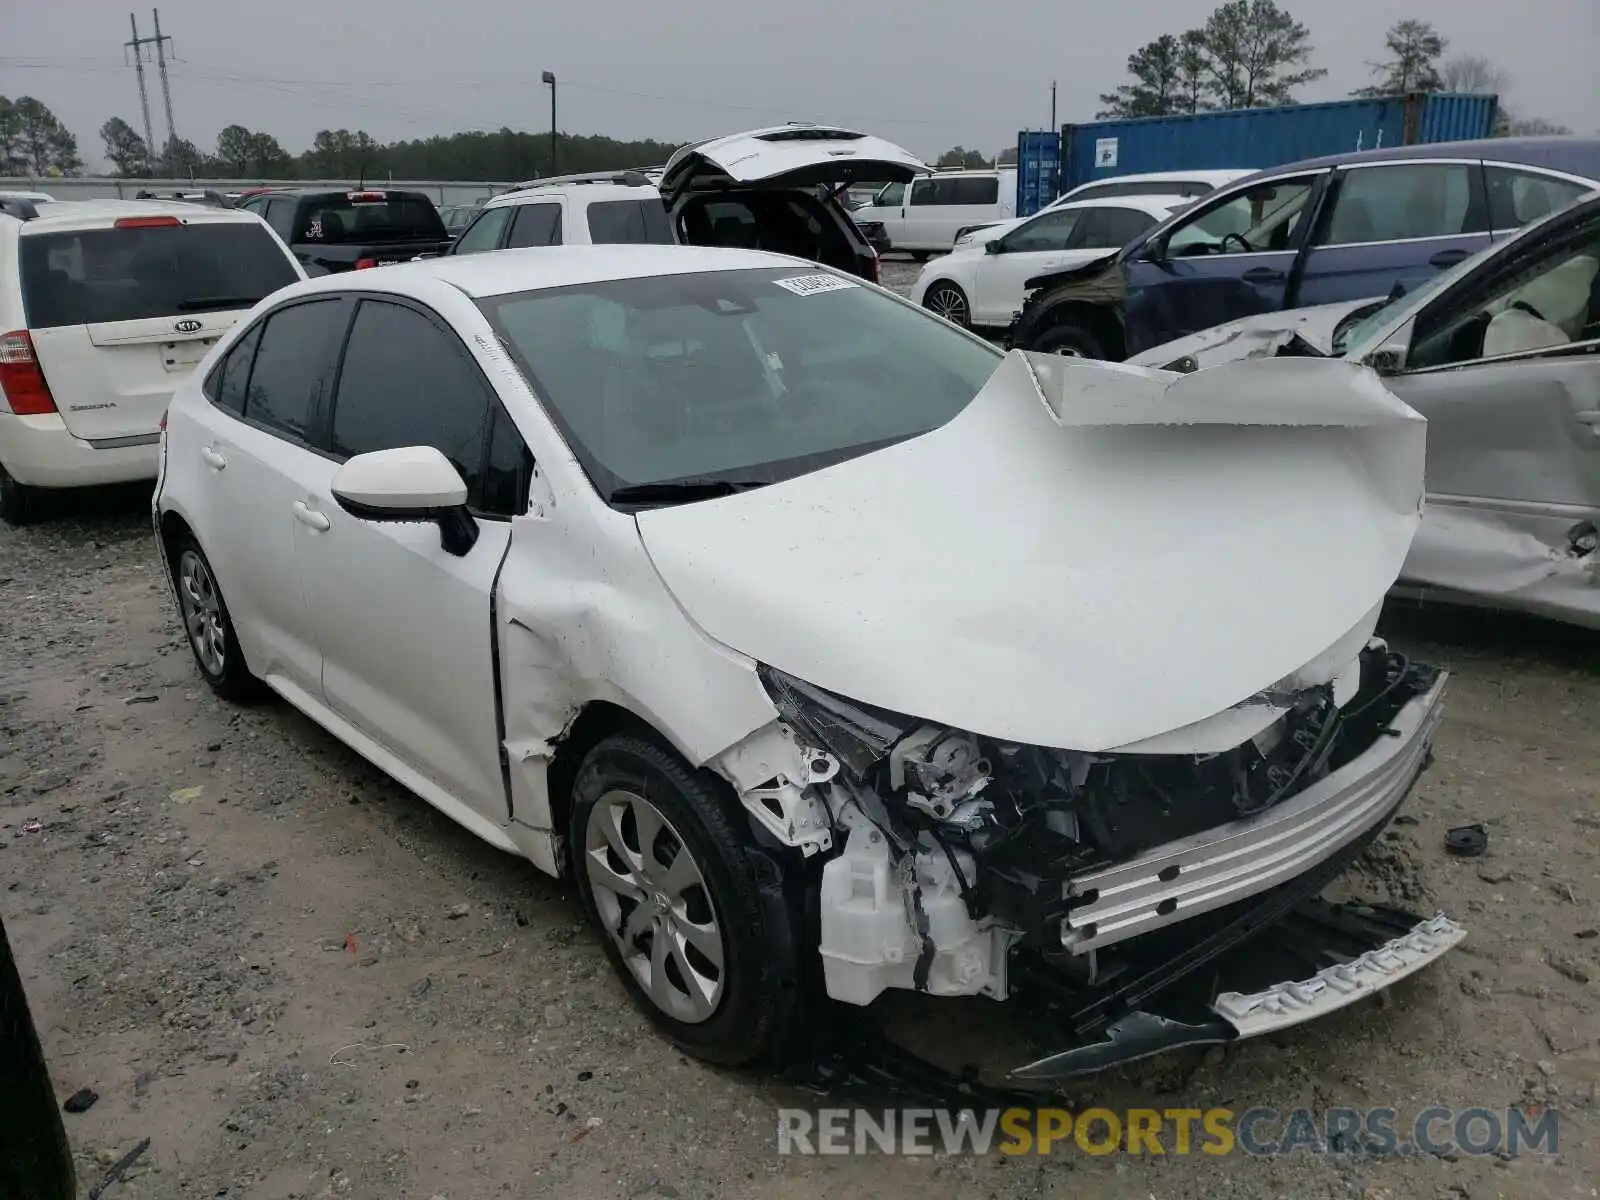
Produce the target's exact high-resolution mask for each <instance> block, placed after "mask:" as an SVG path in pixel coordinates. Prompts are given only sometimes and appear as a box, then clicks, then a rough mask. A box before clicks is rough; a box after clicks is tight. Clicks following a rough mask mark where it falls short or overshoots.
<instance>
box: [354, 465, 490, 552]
mask: <svg viewBox="0 0 1600 1200" xmlns="http://www.w3.org/2000/svg"><path fill="white" fill-rule="evenodd" d="M333 497H334V499H335V500H337V501H338V502H339V506H340V507H341V508H343V509H344V510H345V512H347V513H349V514H350V515H351V516H352V517H358V518H360V519H361V520H363V521H426V522H430V523H433V524H437V525H438V526H439V540H440V543H441V544H442V545H443V546H444V549H445V552H446V553H447V554H454V555H455V556H456V557H458V558H459V557H461V556H462V555H464V554H466V553H467V552H468V551H469V550H471V549H472V547H473V546H474V545H475V544H476V543H477V541H478V523H477V522H476V521H475V520H473V519H472V514H471V513H469V512H468V511H467V485H466V484H465V483H463V482H462V479H461V476H460V474H459V473H458V472H457V471H456V469H455V468H454V467H453V466H451V465H450V460H449V459H448V458H446V457H445V456H444V455H443V454H441V453H439V451H438V450H436V449H434V447H432V446H400V447H398V448H397V449H394V450H374V451H372V452H371V453H370V454H358V455H356V456H355V457H354V458H352V459H349V460H348V461H346V462H345V464H344V465H343V466H342V467H340V468H339V469H338V471H336V472H335V473H334V476H333Z"/></svg>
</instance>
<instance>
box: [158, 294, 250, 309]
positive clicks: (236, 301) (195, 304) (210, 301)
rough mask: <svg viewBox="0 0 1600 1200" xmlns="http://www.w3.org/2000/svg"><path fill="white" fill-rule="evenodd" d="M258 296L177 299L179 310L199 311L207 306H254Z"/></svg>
mask: <svg viewBox="0 0 1600 1200" xmlns="http://www.w3.org/2000/svg"><path fill="white" fill-rule="evenodd" d="M260 302H261V297H260V296H195V297H193V298H192V299H189V300H179V301H178V311H179V312H199V311H200V310H202V309H208V308H254V307H255V306H256V305H257V304H259V303H260Z"/></svg>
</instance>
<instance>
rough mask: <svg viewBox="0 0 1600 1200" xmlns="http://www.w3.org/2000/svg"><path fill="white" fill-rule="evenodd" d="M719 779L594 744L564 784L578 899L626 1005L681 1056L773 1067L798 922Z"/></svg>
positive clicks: (658, 749) (622, 744)
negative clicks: (777, 899)
mask: <svg viewBox="0 0 1600 1200" xmlns="http://www.w3.org/2000/svg"><path fill="white" fill-rule="evenodd" d="M747 826H748V819H747V817H746V815H745V813H744V812H743V810H742V809H741V808H740V807H739V805H738V803H737V801H736V800H735V799H734V798H733V797H732V796H731V795H729V794H728V793H727V790H726V788H724V787H723V786H722V785H721V783H720V781H718V780H715V779H713V778H711V777H710V776H708V775H707V774H706V773H704V772H697V771H694V770H692V769H691V768H689V767H688V766H687V765H686V764H684V763H683V762H682V761H681V760H679V759H678V757H677V756H676V755H675V754H673V753H672V752H671V751H669V750H667V749H665V748H664V747H662V746H660V745H657V744H656V743H655V742H653V741H651V740H649V739H648V738H645V737H639V736H632V735H625V736H619V737H612V738H608V739H606V740H605V741H603V742H601V743H600V744H599V745H598V746H596V747H595V748H594V749H593V750H591V751H590V752H589V754H588V756H587V757H586V758H585V759H584V762H583V765H582V767H580V768H579V770H578V776H577V779H576V781H575V783H574V785H573V804H572V813H571V822H570V826H569V830H568V839H569V840H568V845H569V848H570V851H571V861H572V863H573V864H574V874H575V875H576V876H577V881H578V892H579V894H580V896H581V897H582V899H583V904H584V908H585V909H586V910H587V911H588V914H589V918H590V920H592V921H593V922H594V924H595V925H596V926H597V927H598V928H599V930H600V933H601V936H602V939H603V941H604V945H605V952H606V957H607V958H609V959H610V960H611V965H612V966H613V967H614V968H615V969H616V971H617V974H618V975H619V976H621V978H622V982H623V985H624V986H625V987H626V988H627V989H628V992H629V994H630V995H631V996H632V998H633V1000H634V1002H635V1003H636V1004H637V1005H638V1006H639V1007H640V1008H642V1009H643V1010H644V1011H645V1013H646V1014H647V1015H648V1016H649V1017H650V1019H651V1020H652V1021H653V1022H654V1023H655V1024H656V1025H657V1026H658V1027H659V1028H660V1029H661V1030H662V1031H663V1032H665V1033H666V1034H667V1035H668V1036H669V1037H670V1038H672V1040H673V1041H675V1042H677V1043H678V1045H680V1046H682V1047H683V1048H684V1049H685V1050H687V1051H688V1052H689V1053H691V1054H694V1055H695V1056H696V1057H698V1058H702V1059H705V1060H706V1061H708V1062H713V1063H718V1064H720V1065H723V1066H746V1065H750V1064H754V1063H757V1062H772V1061H774V1060H776V1058H777V1057H778V1056H779V1054H780V1053H781V1051H782V1049H783V1048H784V1046H785V1045H786V1043H787V1039H788V1036H789V1031H790V1029H791V1028H792V1027H793V1025H794V1020H795V1013H796V1010H797V1008H798V999H797V997H798V991H797V988H796V986H795V983H794V969H793V959H794V953H795V940H796V935H797V934H798V929H797V925H798V922H797V921H794V920H793V919H792V915H791V914H790V912H789V910H788V907H787V906H786V905H785V904H783V903H774V902H772V901H773V897H774V896H775V895H776V894H777V891H778V889H777V887H776V885H775V884H774V883H773V882H772V880H771V879H770V876H771V875H772V872H771V870H770V869H764V868H770V866H771V863H770V860H766V859H764V858H763V856H762V855H761V853H760V852H759V851H757V850H756V849H755V848H754V847H753V846H751V845H750V842H749V838H748V835H747V834H746V832H745V830H746V829H747Z"/></svg>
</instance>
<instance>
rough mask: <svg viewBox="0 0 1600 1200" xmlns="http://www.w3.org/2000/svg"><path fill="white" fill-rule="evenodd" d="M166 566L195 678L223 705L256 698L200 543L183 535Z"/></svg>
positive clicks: (254, 682)
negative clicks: (197, 670)
mask: <svg viewBox="0 0 1600 1200" xmlns="http://www.w3.org/2000/svg"><path fill="white" fill-rule="evenodd" d="M172 566H173V571H172V573H173V575H174V576H175V577H176V579H177V584H178V615H179V616H181V617H182V618H183V631H184V633H185V634H186V635H187V637H188V639H189V649H190V650H191V651H192V652H193V654H194V661H195V665H196V666H198V667H199V668H200V674H201V675H202V676H204V677H205V681H206V682H207V683H208V684H210V685H211V690H212V691H214V692H216V693H217V695H219V696H221V697H222V698H223V699H224V700H232V701H234V702H235V703H246V702H248V701H251V700H255V699H258V698H259V697H260V695H261V692H262V687H261V681H260V680H259V679H257V678H256V677H255V676H254V675H252V674H251V673H250V668H249V667H248V666H246V665H245V661H244V653H243V651H241V650H240V649H239V639H238V637H237V636H236V635H235V633H234V629H233V618H232V617H230V616H229V615H228V603H227V601H225V600H224V599H223V598H222V590H221V589H220V588H218V587H217V581H216V577H215V576H214V575H212V573H211V563H210V562H209V561H208V560H207V558H206V556H205V552H204V551H203V550H201V549H200V543H198V542H196V541H195V540H194V538H192V537H190V536H188V535H187V534H185V535H184V536H183V537H182V538H180V539H179V541H178V544H177V547H176V549H175V551H174V555H173V562H172Z"/></svg>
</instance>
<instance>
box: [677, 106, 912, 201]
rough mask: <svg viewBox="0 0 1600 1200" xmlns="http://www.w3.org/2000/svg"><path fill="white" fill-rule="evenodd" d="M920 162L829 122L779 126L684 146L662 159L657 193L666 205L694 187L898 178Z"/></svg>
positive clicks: (900, 150) (879, 140)
mask: <svg viewBox="0 0 1600 1200" xmlns="http://www.w3.org/2000/svg"><path fill="white" fill-rule="evenodd" d="M929 170H930V168H929V167H928V165H927V164H926V163H924V162H923V161H922V160H921V159H919V158H918V157H917V156H916V155H914V154H912V153H911V152H910V151H909V150H906V149H904V148H902V147H900V146H897V145H895V144H894V143H893V142H889V141H885V140H884V139H883V138H879V137H873V136H872V135H870V134H864V133H857V132H856V131H855V130H852V129H841V128H839V127H837V126H832V125H801V124H796V125H785V126H780V127H778V128H776V129H757V130H752V131H750V132H748V133H737V134H732V135H730V136H728V137H721V138H713V139H712V140H710V141H707V142H700V143H698V144H697V145H693V146H685V147H683V149H681V150H679V151H677V152H676V153H675V154H673V156H672V157H671V159H669V160H668V162H667V166H666V170H665V172H664V173H663V175H662V177H661V195H662V197H663V198H664V199H665V200H666V202H667V204H668V205H669V206H672V205H675V204H676V203H677V202H678V200H680V199H682V198H683V196H685V195H687V194H688V193H689V192H691V191H694V190H696V189H697V188H699V187H705V186H710V187H717V188H722V189H725V188H727V187H728V186H729V185H730V184H731V185H734V186H740V187H753V186H760V187H811V186H814V185H816V184H823V183H826V184H849V183H855V182H867V181H871V182H877V181H890V182H904V181H906V180H909V179H911V178H912V177H913V176H916V175H922V174H926V173H927V172H928V171H929Z"/></svg>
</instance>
